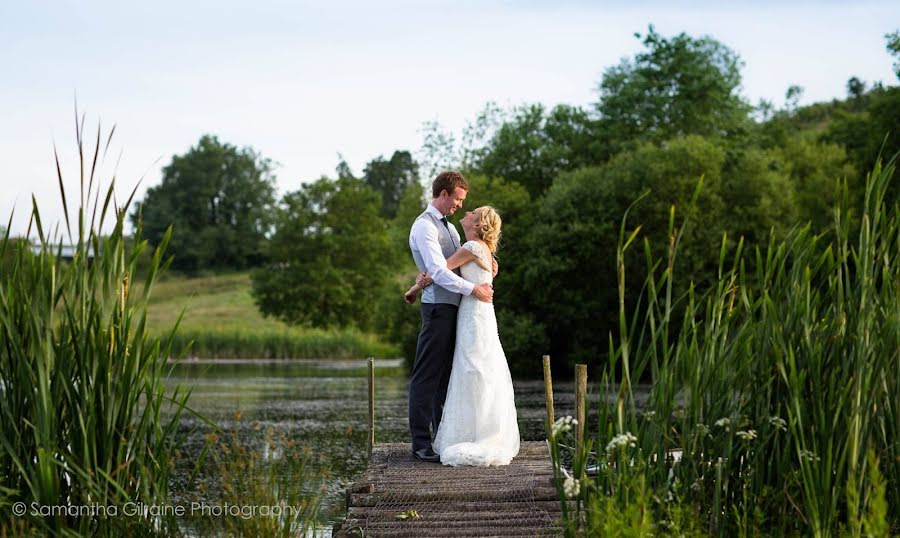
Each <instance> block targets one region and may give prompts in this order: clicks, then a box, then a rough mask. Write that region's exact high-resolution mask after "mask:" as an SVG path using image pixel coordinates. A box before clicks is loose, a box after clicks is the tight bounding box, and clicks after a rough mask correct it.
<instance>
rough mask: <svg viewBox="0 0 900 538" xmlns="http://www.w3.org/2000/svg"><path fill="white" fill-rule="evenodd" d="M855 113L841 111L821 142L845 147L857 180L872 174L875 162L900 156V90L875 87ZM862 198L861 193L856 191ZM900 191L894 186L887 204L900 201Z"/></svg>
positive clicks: (897, 88)
mask: <svg viewBox="0 0 900 538" xmlns="http://www.w3.org/2000/svg"><path fill="white" fill-rule="evenodd" d="M860 101H861V102H860V105H859V108H858V109H856V110H847V109H839V110H838V111H837V112H836V113H835V115H834V118H833V120H832V121H831V122H830V123H829V124H828V128H827V130H826V131H825V132H824V133H823V135H822V138H823V140H825V141H828V142H833V143H836V144H840V145H842V146H844V147H845V148H846V150H847V155H848V157H849V158H850V160H851V162H852V163H853V164H854V165H855V168H856V171H857V172H856V174H857V175H858V176H857V177H863V175H864V173H865V171H867V170H871V169H872V168H873V167H874V165H875V161H876V160H877V159H878V158H879V157H880V156H883V157H885V158H890V157H892V156H893V155H895V154H897V153H898V152H900V132H898V129H897V126H898V125H900V87H896V86H895V87H889V88H881V87H875V88H873V89H872V90H871V91H870V92H869V93H867V94H866V95H865V96H864V98H863V99H862V100H860ZM855 191H856V192H857V194H858V196H859V197H861V196H862V189H859V188H857V189H855ZM898 193H900V189H898V188H897V186H896V185H892V186H891V188H890V190H889V191H888V193H887V194H886V196H887V199H888V201H892V200H897V199H898Z"/></svg>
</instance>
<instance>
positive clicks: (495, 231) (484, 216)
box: [478, 205, 503, 252]
mask: <svg viewBox="0 0 900 538" xmlns="http://www.w3.org/2000/svg"><path fill="white" fill-rule="evenodd" d="M479 209H481V223H480V227H479V229H478V233H479V234H480V235H481V240H482V241H484V243H485V244H486V245H487V247H488V249H490V251H491V252H497V247H499V246H500V226H501V225H502V224H503V221H502V220H501V219H500V214H499V213H497V210H496V209H494V208H493V207H491V206H489V205H486V206H481V207H480V208H479Z"/></svg>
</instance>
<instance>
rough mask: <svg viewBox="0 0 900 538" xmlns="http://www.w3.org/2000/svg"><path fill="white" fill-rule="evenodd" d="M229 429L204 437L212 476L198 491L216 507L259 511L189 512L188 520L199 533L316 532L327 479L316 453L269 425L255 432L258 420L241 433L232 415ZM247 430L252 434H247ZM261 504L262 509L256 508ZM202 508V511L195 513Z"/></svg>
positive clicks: (282, 534)
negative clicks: (259, 511)
mask: <svg viewBox="0 0 900 538" xmlns="http://www.w3.org/2000/svg"><path fill="white" fill-rule="evenodd" d="M232 424H233V426H232V430H231V432H230V433H225V432H221V433H222V435H221V436H220V435H219V433H216V432H213V433H210V434H208V435H207V437H206V442H207V444H206V446H207V449H208V450H209V452H210V454H211V455H212V457H211V461H210V463H211V464H212V465H213V467H214V472H213V473H212V474H213V480H214V482H213V483H212V484H210V485H209V486H205V487H204V488H203V489H204V490H205V491H203V493H204V494H205V496H206V497H207V502H209V503H211V504H215V505H218V506H240V507H257V508H259V509H260V510H265V512H261V513H260V514H258V515H254V516H253V517H248V514H249V512H245V513H243V514H242V513H240V512H234V513H231V514H227V515H225V516H219V517H216V516H210V515H204V514H202V513H200V514H199V515H196V514H195V515H194V517H193V518H192V521H191V523H192V524H193V525H194V527H195V528H196V530H197V531H199V533H200V535H203V536H208V535H216V536H218V535H225V536H254V537H272V538H275V537H289V536H312V535H315V534H314V533H315V532H316V531H319V530H321V522H320V521H319V508H320V506H319V501H320V498H321V495H322V493H323V492H324V487H325V481H326V479H327V478H328V477H329V471H328V469H327V466H326V465H325V464H324V463H323V461H322V460H323V458H322V455H319V457H318V459H317V457H316V456H315V454H314V453H313V452H312V451H311V450H310V449H309V448H308V447H305V446H303V445H301V444H300V443H298V442H297V441H296V440H294V439H289V438H288V436H287V435H286V434H285V433H283V432H282V433H280V434H276V432H275V431H274V430H273V429H272V428H271V427H269V428H266V429H265V431H263V432H261V433H262V435H261V436H260V434H259V433H256V432H259V430H260V429H262V425H261V424H260V423H259V422H253V423H252V424H249V425H248V426H249V429H247V430H245V432H246V433H249V435H246V434H242V425H243V423H242V422H241V413H240V412H239V411H238V412H236V413H235V414H234V417H233V421H232ZM250 432H252V433H250ZM262 507H264V508H262ZM201 512H202V511H201Z"/></svg>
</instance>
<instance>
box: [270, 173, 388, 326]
mask: <svg viewBox="0 0 900 538" xmlns="http://www.w3.org/2000/svg"><path fill="white" fill-rule="evenodd" d="M380 205H381V200H380V198H379V196H378V193H376V192H374V191H372V190H371V189H370V188H368V187H367V186H366V185H365V184H364V183H363V182H362V181H361V180H358V179H354V178H342V179H338V180H332V179H328V178H322V179H320V180H318V181H316V182H315V183H310V184H306V185H303V186H302V187H301V188H300V189H299V190H298V191H295V192H292V193H289V194H287V195H285V197H284V199H283V200H282V203H281V208H280V209H279V211H278V220H277V224H276V231H275V234H274V235H273V236H272V239H271V241H270V248H269V257H270V263H269V264H268V265H266V266H265V267H263V268H261V269H259V270H257V271H255V272H254V273H253V296H254V299H255V301H256V304H257V305H258V306H259V309H260V311H261V312H262V313H263V314H264V315H266V316H273V317H276V318H278V319H281V320H283V321H285V322H286V323H290V324H294V325H305V326H312V327H344V326H348V325H353V326H357V327H359V328H362V329H367V328H369V327H370V326H371V323H372V321H373V320H372V318H373V313H374V312H375V310H376V308H377V301H378V299H380V298H381V297H382V296H383V292H382V289H383V287H384V286H385V285H386V282H387V279H388V275H389V274H390V266H391V264H392V263H393V262H392V260H391V256H390V255H391V248H390V244H389V240H388V232H387V225H386V223H385V222H384V220H383V219H382V218H381V217H380V216H379V215H378V211H379V207H380Z"/></svg>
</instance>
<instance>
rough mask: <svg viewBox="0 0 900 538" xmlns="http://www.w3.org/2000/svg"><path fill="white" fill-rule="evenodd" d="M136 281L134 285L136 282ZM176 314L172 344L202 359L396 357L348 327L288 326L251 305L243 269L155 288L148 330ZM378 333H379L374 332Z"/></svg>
mask: <svg viewBox="0 0 900 538" xmlns="http://www.w3.org/2000/svg"><path fill="white" fill-rule="evenodd" d="M138 285H139V284H138ZM179 318H180V323H179V330H178V334H176V335H175V336H174V340H173V341H174V344H173V347H174V348H175V349H182V348H183V347H186V346H188V345H190V349H191V354H192V355H193V356H195V357H203V358H216V357H221V358H250V359H256V358H290V359H298V358H315V359H328V358H360V357H368V356H374V357H398V356H399V351H398V350H397V348H396V346H393V345H390V344H386V343H385V342H384V341H383V340H381V339H379V338H377V337H375V335H373V334H371V333H363V332H361V331H359V330H357V329H354V328H352V327H348V328H338V329H314V328H307V327H291V326H289V325H287V324H285V323H283V322H281V321H279V320H277V319H272V318H265V317H263V315H262V314H261V313H260V312H259V310H258V309H257V308H256V304H255V303H254V301H253V295H252V283H251V281H250V274H249V273H248V272H241V273H232V274H220V275H215V276H207V277H199V278H186V277H183V276H170V278H167V279H164V280H162V281H161V282H158V283H157V284H156V285H155V286H154V290H153V295H152V297H151V300H150V312H149V315H148V319H147V329H148V331H149V332H150V334H151V335H156V334H163V333H164V332H165V330H166V328H167V327H169V326H171V325H172V324H173V323H175V321H176V320H178V319H179ZM379 334H380V332H379Z"/></svg>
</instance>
